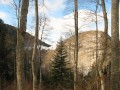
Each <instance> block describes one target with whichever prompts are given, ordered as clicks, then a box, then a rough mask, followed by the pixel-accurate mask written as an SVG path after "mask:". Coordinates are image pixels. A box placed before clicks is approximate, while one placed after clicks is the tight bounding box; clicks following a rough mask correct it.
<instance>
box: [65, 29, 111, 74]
mask: <svg viewBox="0 0 120 90" xmlns="http://www.w3.org/2000/svg"><path fill="white" fill-rule="evenodd" d="M107 37H108V46H107V59H106V60H105V62H104V63H103V66H104V67H105V66H107V64H108V63H109V62H110V56H111V53H110V52H111V48H110V47H111V38H110V36H107ZM104 39H105V37H104V33H103V32H102V31H99V32H98V62H100V60H101V59H102V57H103V51H104V45H103V41H104ZM74 40H75V39H74V36H72V37H70V38H68V39H66V40H65V43H66V46H67V50H68V59H70V60H71V63H72V64H71V65H72V66H73V63H74ZM78 55H79V56H78V69H79V72H84V73H87V72H88V71H90V70H91V68H92V66H93V65H95V62H96V31H87V32H82V33H79V52H78Z"/></svg>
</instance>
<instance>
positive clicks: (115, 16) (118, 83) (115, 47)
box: [111, 0, 120, 90]
mask: <svg viewBox="0 0 120 90" xmlns="http://www.w3.org/2000/svg"><path fill="white" fill-rule="evenodd" d="M111 12H112V13H111V20H112V21H111V32H112V33H111V35H112V43H111V44H112V46H111V90H119V89H120V70H119V67H120V62H119V55H120V53H119V0H112V8H111Z"/></svg>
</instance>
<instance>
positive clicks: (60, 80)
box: [52, 39, 73, 88]
mask: <svg viewBox="0 0 120 90" xmlns="http://www.w3.org/2000/svg"><path fill="white" fill-rule="evenodd" d="M72 80H73V73H72V71H71V68H69V61H68V60H67V51H66V48H65V45H64V42H63V41H62V39H61V40H60V42H59V43H58V46H57V48H56V55H55V56H54V59H53V61H52V85H53V86H54V87H59V88H71V87H72V85H73V83H72V82H73V81H72Z"/></svg>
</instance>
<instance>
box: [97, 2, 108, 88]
mask: <svg viewBox="0 0 120 90" xmlns="http://www.w3.org/2000/svg"><path fill="white" fill-rule="evenodd" d="M101 4H102V12H103V18H104V35H103V36H104V40H103V45H102V47H103V48H104V50H103V56H102V59H101V60H100V62H99V75H100V77H102V78H103V79H101V80H100V82H101V85H100V86H101V90H105V82H104V74H103V72H102V69H103V68H102V67H103V63H104V61H105V60H106V59H107V43H108V39H107V37H108V18H107V11H106V5H105V0H101Z"/></svg>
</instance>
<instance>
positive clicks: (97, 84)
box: [95, 0, 99, 90]
mask: <svg viewBox="0 0 120 90" xmlns="http://www.w3.org/2000/svg"><path fill="white" fill-rule="evenodd" d="M98 4H99V0H97V1H96V10H95V17H96V20H95V24H96V78H97V80H96V89H97V90H99V80H98V77H99V70H98V65H99V61H98V16H97V12H98Z"/></svg>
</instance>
